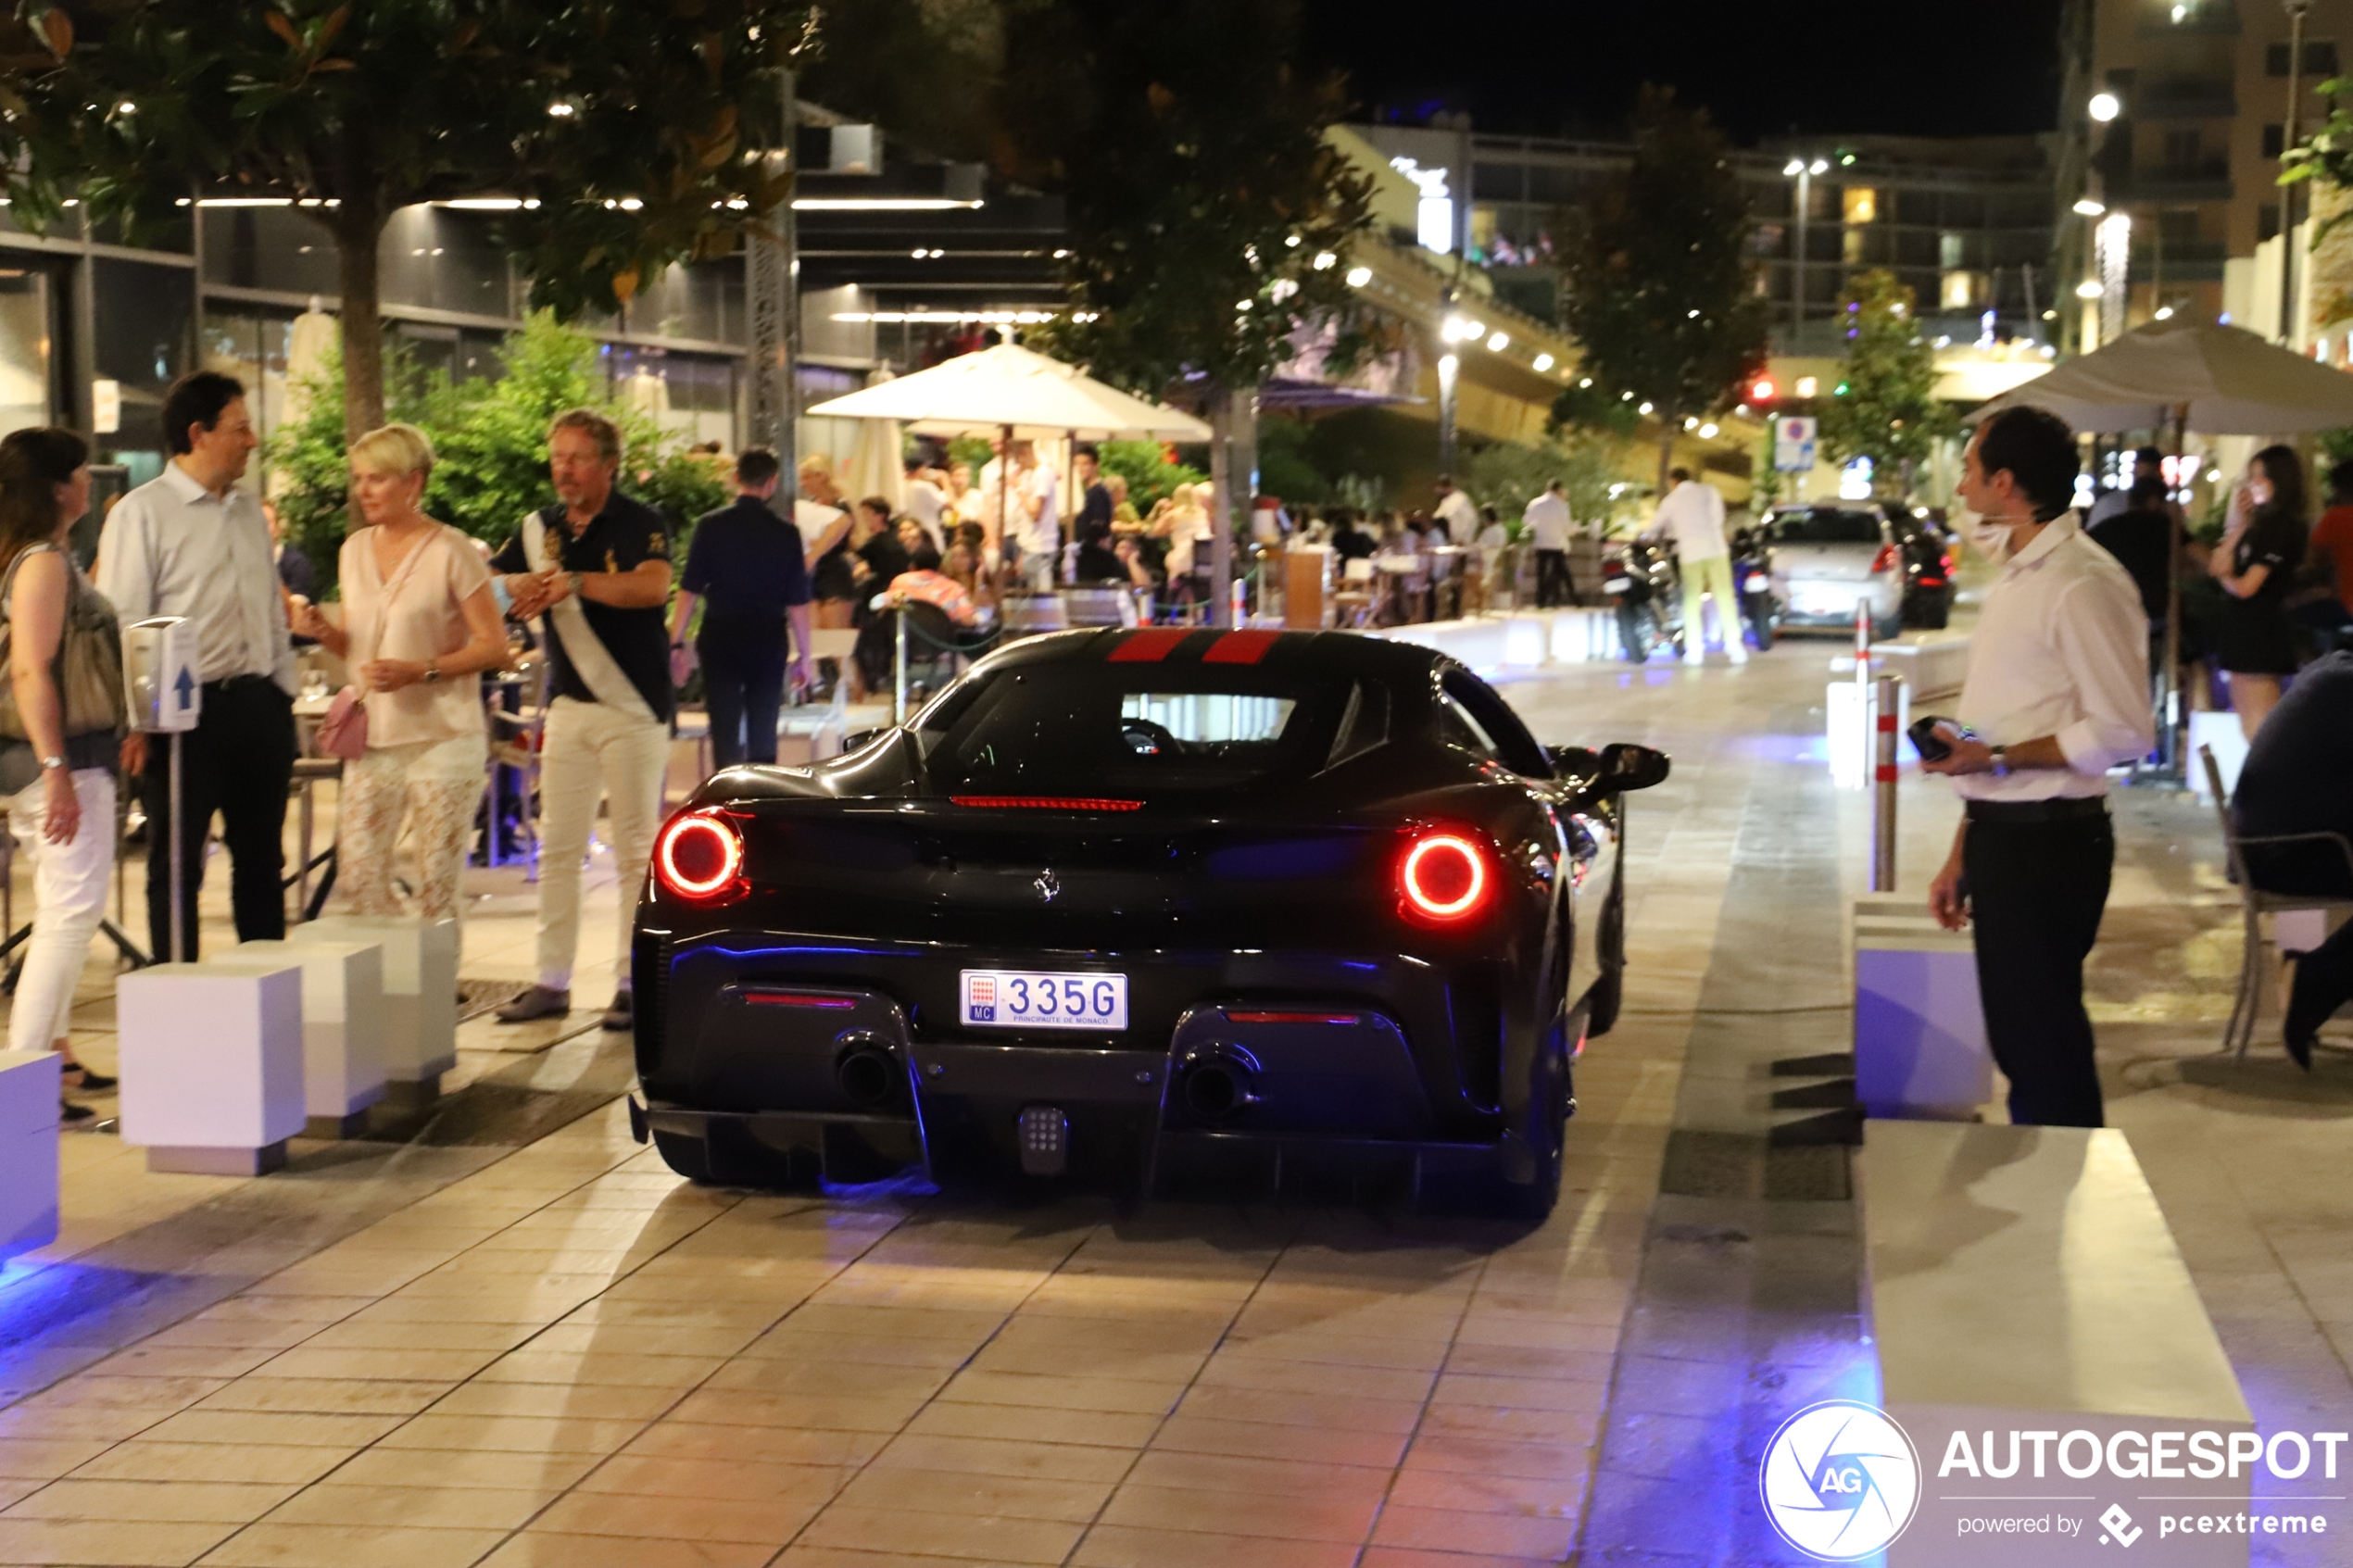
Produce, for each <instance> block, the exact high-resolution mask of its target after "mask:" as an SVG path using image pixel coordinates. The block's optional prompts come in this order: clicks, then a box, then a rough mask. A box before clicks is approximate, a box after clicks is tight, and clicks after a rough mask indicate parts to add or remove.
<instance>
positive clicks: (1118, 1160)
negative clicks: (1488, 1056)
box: [647, 982, 1525, 1198]
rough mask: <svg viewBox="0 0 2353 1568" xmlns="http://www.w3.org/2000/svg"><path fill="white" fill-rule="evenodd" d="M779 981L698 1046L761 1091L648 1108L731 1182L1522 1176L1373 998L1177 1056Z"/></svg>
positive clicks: (1220, 1019) (1130, 1183)
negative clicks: (1454, 1126) (1021, 1035)
mask: <svg viewBox="0 0 2353 1568" xmlns="http://www.w3.org/2000/svg"><path fill="white" fill-rule="evenodd" d="M764 993H768V994H773V993H771V992H770V988H769V987H767V986H765V985H763V983H761V982H747V983H742V984H730V985H725V986H724V987H723V988H722V990H721V992H720V994H719V995H718V996H717V997H713V998H712V999H711V1003H710V1004H709V1005H708V1006H706V1008H705V1009H704V1010H703V1013H702V1018H703V1022H702V1027H701V1030H700V1038H699V1040H698V1043H697V1045H698V1049H699V1050H700V1051H702V1052H704V1053H706V1054H711V1055H715V1056H718V1057H721V1058H724V1059H728V1060H734V1061H736V1062H737V1063H738V1064H740V1066H741V1067H742V1068H747V1069H753V1071H752V1072H749V1073H747V1072H744V1071H738V1072H736V1073H731V1074H730V1077H731V1078H732V1080H733V1083H734V1084H735V1085H736V1086H737V1087H738V1089H740V1088H741V1087H746V1086H749V1085H748V1083H747V1078H748V1077H750V1076H756V1078H757V1080H758V1083H759V1089H758V1092H757V1093H756V1095H752V1096H749V1097H747V1096H746V1095H744V1094H742V1093H740V1092H737V1093H733V1094H730V1095H728V1096H726V1097H725V1098H724V1099H720V1100H719V1101H718V1103H717V1104H716V1105H715V1104H714V1102H713V1098H706V1097H702V1096H694V1097H691V1098H687V1099H680V1098H654V1099H653V1100H652V1101H651V1103H650V1105H649V1107H648V1113H647V1120H648V1123H649V1125H650V1128H651V1130H652V1131H654V1132H656V1133H661V1134H665V1135H671V1136H673V1137H681V1138H691V1139H698V1140H701V1141H702V1143H703V1145H704V1152H703V1164H704V1166H705V1168H706V1169H708V1170H709V1171H710V1173H711V1175H712V1176H713V1177H714V1178H715V1179H718V1180H721V1181H732V1182H739V1183H744V1184H747V1185H758V1184H759V1183H760V1182H761V1180H762V1173H763V1172H765V1171H772V1170H774V1169H776V1168H778V1167H777V1163H776V1162H777V1160H779V1158H781V1159H782V1160H784V1162H785V1164H786V1166H787V1167H789V1168H792V1169H797V1170H799V1171H802V1172H804V1173H805V1172H808V1171H810V1170H811V1169H812V1167H813V1168H815V1169H818V1170H821V1171H822V1173H823V1175H824V1177H825V1179H827V1180H831V1181H840V1182H858V1181H869V1180H874V1179H875V1178H877V1177H879V1176H882V1175H886V1174H888V1173H891V1172H893V1171H895V1170H898V1169H901V1168H904V1167H906V1166H910V1165H920V1166H921V1167H923V1168H924V1169H925V1172H926V1173H927V1174H928V1175H929V1176H930V1177H931V1178H932V1179H933V1180H934V1181H935V1182H938V1183H941V1184H943V1185H945V1184H956V1183H963V1182H975V1181H988V1180H993V1179H997V1178H1001V1177H1005V1176H1009V1175H1012V1174H1014V1173H1026V1174H1029V1175H1036V1176H1059V1175H1069V1176H1074V1177H1077V1178H1080V1179H1082V1180H1084V1181H1087V1182H1088V1183H1089V1184H1092V1185H1105V1186H1110V1187H1113V1188H1115V1189H1118V1190H1129V1191H1136V1190H1139V1191H1143V1192H1146V1193H1181V1192H1188V1191H1196V1190H1200V1189H1203V1188H1208V1189H1215V1190H1218V1191H1221V1192H1234V1191H1239V1192H1240V1193H1243V1194H1265V1195H1267V1196H1273V1195H1274V1194H1276V1193H1278V1192H1281V1191H1283V1190H1285V1189H1287V1188H1292V1187H1296V1186H1297V1185H1299V1184H1300V1183H1301V1182H1302V1181H1305V1180H1311V1179H1313V1178H1315V1177H1317V1176H1327V1177H1338V1178H1340V1179H1341V1180H1342V1181H1344V1183H1345V1184H1346V1186H1347V1188H1348V1189H1349V1191H1350V1192H1352V1193H1353V1194H1355V1195H1357V1196H1365V1195H1366V1194H1367V1193H1374V1194H1389V1195H1394V1196H1398V1197H1402V1198H1424V1197H1433V1196H1439V1195H1442V1194H1443V1193H1444V1192H1445V1191H1446V1190H1447V1189H1448V1188H1449V1187H1450V1186H1451V1185H1453V1184H1455V1183H1458V1182H1468V1183H1473V1184H1476V1183H1479V1182H1483V1181H1486V1180H1489V1179H1491V1178H1492V1177H1494V1176H1496V1175H1499V1174H1502V1175H1505V1176H1518V1175H1523V1174H1524V1168H1525V1151H1524V1150H1520V1149H1519V1148H1517V1147H1516V1142H1515V1140H1513V1139H1510V1138H1508V1137H1503V1136H1497V1137H1495V1138H1493V1139H1492V1140H1491V1141H1488V1140H1480V1139H1476V1138H1474V1139H1468V1140H1465V1139H1459V1138H1450V1137H1446V1136H1443V1135H1439V1134H1438V1132H1437V1122H1438V1119H1437V1118H1436V1117H1435V1116H1434V1115H1433V1114H1432V1111H1431V1108H1430V1105H1429V1103H1428V1096H1427V1095H1426V1094H1425V1092H1424V1090H1423V1087H1422V1081H1421V1074H1420V1072H1419V1070H1418V1068H1417V1066H1416V1061H1415V1060H1414V1057H1413V1054H1412V1052H1411V1051H1410V1050H1409V1048H1408V1047H1407V1043H1406V1038H1405V1035H1404V1033H1403V1030H1402V1029H1401V1028H1400V1027H1399V1025H1398V1024H1397V1022H1395V1020H1394V1019H1392V1018H1391V1017H1390V1016H1389V1015H1388V1014H1386V1013H1385V1012H1383V1011H1382V1010H1379V1009H1378V1008H1373V1007H1367V1006H1365V1005H1362V1004H1361V1003H1333V1004H1330V1005H1329V1006H1318V1005H1316V1004H1313V1003H1307V1002H1288V1003H1284V1004H1282V1006H1281V1009H1280V1010H1279V1011H1276V1010H1269V1008H1268V1006H1267V1004H1265V1003H1263V1002H1262V1003H1248V1004H1231V1005H1202V1006H1196V1007H1193V1008H1191V1009H1189V1010H1187V1011H1186V1012H1185V1013H1184V1015H1183V1016H1182V1018H1181V1019H1180V1020H1179V1022H1178V1023H1177V1025H1176V1029H1175V1031H1174V1032H1173V1034H1172V1035H1170V1036H1169V1038H1168V1039H1167V1041H1166V1042H1165V1044H1164V1046H1162V1047H1160V1048H1158V1049H1147V1048H1137V1047H1123V1048H1115V1049H1104V1048H1089V1047H1084V1046H1073V1047H1064V1046H1058V1045H1034V1044H1005V1045H1000V1044H995V1043H991V1042H986V1041H974V1040H968V1039H955V1040H939V1039H919V1038H916V1037H915V1035H916V1033H917V1032H916V1031H913V1030H911V1028H910V1027H909V1023H908V1020H907V1017H906V1015H905V1014H904V1013H903V1012H902V1011H901V1010H900V1008H899V1006H898V1005H897V1003H896V1002H894V1001H892V1000H891V999H890V998H888V997H884V996H881V995H878V994H877V993H875V992H874V991H870V990H862V989H861V990H850V989H841V990H830V989H827V988H825V987H823V986H812V985H795V986H793V987H792V994H793V995H794V996H796V997H811V998H819V999H821V1000H822V1001H823V1002H824V1003H825V1004H827V1005H814V1004H812V1005H799V1006H774V1005H766V1004H764V1003H763V1002H761V1000H760V997H761V996H762V995H763V994H764ZM831 1004H839V1005H831ZM853 1058H854V1059H856V1060H852V1059H853ZM748 1059H749V1060H748ZM747 1098H749V1099H750V1100H751V1101H752V1102H753V1104H752V1106H748V1105H747V1104H746V1100H747ZM698 1102H699V1103H698ZM720 1106H724V1107H725V1108H724V1109H722V1108H719V1107H720ZM754 1106H756V1108H753V1107H754ZM1026 1113H1028V1114H1026ZM1041 1137H1042V1138H1043V1139H1044V1142H1043V1144H1042V1145H1041V1143H1040V1141H1039V1140H1040V1138H1041Z"/></svg>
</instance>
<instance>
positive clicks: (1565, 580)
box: [1536, 550, 1577, 609]
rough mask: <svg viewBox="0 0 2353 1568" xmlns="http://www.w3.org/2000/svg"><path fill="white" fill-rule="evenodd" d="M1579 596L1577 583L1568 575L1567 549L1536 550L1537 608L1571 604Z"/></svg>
mask: <svg viewBox="0 0 2353 1568" xmlns="http://www.w3.org/2000/svg"><path fill="white" fill-rule="evenodd" d="M1576 598H1577V584H1576V583H1574V582H1572V581H1570V579H1569V575H1568V552H1567V550H1539V551H1537V552H1536V608H1538V609H1550V608H1553V607H1554V605H1566V604H1571V603H1574V602H1575V601H1576Z"/></svg>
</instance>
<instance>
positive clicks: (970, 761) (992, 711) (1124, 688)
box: [916, 663, 1364, 796]
mask: <svg viewBox="0 0 2353 1568" xmlns="http://www.w3.org/2000/svg"><path fill="white" fill-rule="evenodd" d="M1355 684H1356V683H1354V682H1353V681H1352V680H1350V679H1348V678H1347V677H1345V676H1302V675H1299V674H1296V673H1270V672H1268V671H1263V670H1256V669H1249V668H1233V667H1221V666H1212V665H1169V664H1108V663H1105V664H1032V665H1026V666H1018V667H1015V668H1013V669H1009V670H1000V671H996V672H994V673H993V674H986V675H983V676H982V677H980V679H978V680H977V681H975V682H974V683H973V684H972V685H971V686H970V687H969V688H967V689H966V690H965V691H960V692H956V693H953V694H951V696H950V697H949V698H948V699H946V700H943V701H942V702H941V703H940V704H938V705H937V707H935V708H934V709H931V710H929V711H927V712H926V713H925V714H924V715H923V717H922V719H921V721H920V722H919V725H918V727H917V730H916V736H917V740H918V742H919V744H921V745H922V746H923V748H924V753H925V766H926V768H927V770H928V771H929V773H930V785H931V788H932V789H933V790H934V791H935V792H937V793H939V794H943V795H960V794H975V795H1086V796H1101V795H1105V794H1114V795H1116V794H1123V793H1127V794H1157V793H1164V792H1171V791H1176V792H1182V791H1191V790H1209V789H1227V788H1232V787H1234V786H1235V785H1238V784H1250V783H1254V782H1259V781H1263V780H1268V779H1274V778H1281V777H1299V776H1303V775H1305V774H1308V773H1312V772H1315V771H1317V770H1319V769H1321V768H1322V767H1324V766H1325V765H1326V763H1327V760H1328V759H1331V757H1332V756H1333V753H1334V746H1333V740H1334V737H1335V736H1336V735H1337V734H1339V732H1340V722H1341V720H1342V719H1343V717H1347V716H1349V715H1350V714H1351V713H1352V712H1361V711H1362V709H1363V707H1364V705H1363V704H1362V703H1361V702H1360V701H1357V700H1355V699H1354V687H1355Z"/></svg>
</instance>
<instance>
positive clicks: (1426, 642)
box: [1369, 616, 1504, 674]
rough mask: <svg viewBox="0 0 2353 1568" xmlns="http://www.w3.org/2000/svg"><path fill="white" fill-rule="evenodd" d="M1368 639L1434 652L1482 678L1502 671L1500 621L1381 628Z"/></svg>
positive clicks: (1484, 619)
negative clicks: (1381, 638)
mask: <svg viewBox="0 0 2353 1568" xmlns="http://www.w3.org/2000/svg"><path fill="white" fill-rule="evenodd" d="M1369 635H1372V636H1376V637H1387V638H1388V639H1390V641H1391V642H1399V643H1412V644H1415V645H1416V646H1420V647H1426V648H1435V649H1437V650H1438V651H1439V652H1440V653H1442V654H1445V655H1446V656H1447V657H1449V658H1450V659H1459V660H1461V661H1462V662H1463V663H1465V664H1467V665H1469V666H1470V667H1471V668H1472V669H1473V670H1476V671H1479V673H1481V674H1488V673H1491V672H1492V671H1498V670H1501V669H1502V668H1503V667H1504V621H1502V620H1501V619H1500V618H1491V617H1486V616H1481V617H1478V618H1476V619H1473V620H1468V621H1419V622H1416V623H1415V624H1413V625H1409V626H1384V627H1381V628H1380V629H1378V631H1375V632H1373V633H1369Z"/></svg>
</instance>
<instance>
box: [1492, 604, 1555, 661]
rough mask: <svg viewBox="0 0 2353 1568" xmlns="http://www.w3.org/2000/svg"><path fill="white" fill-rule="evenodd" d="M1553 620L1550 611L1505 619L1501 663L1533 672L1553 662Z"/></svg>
mask: <svg viewBox="0 0 2353 1568" xmlns="http://www.w3.org/2000/svg"><path fill="white" fill-rule="evenodd" d="M1552 657H1553V617H1552V613H1551V612H1550V611H1549V610H1522V611H1518V612H1516V613H1514V614H1511V615H1506V616H1505V617H1504V664H1505V665H1506V666H1507V667H1508V668H1510V669H1514V670H1534V669H1537V668H1540V667H1541V666H1542V665H1545V664H1548V663H1550V662H1551V661H1552Z"/></svg>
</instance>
